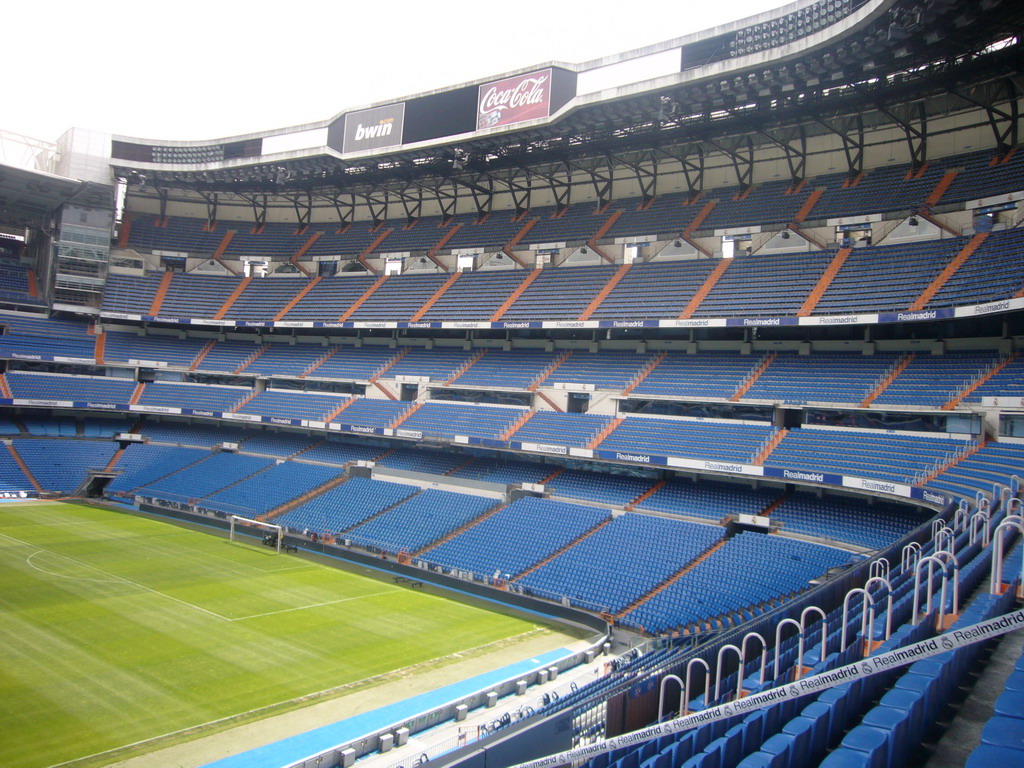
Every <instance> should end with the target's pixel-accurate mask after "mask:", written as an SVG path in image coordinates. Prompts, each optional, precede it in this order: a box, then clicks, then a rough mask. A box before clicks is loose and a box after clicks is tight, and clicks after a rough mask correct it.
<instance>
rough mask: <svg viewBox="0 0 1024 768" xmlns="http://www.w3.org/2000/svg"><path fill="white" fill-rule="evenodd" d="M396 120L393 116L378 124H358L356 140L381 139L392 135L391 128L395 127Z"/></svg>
mask: <svg viewBox="0 0 1024 768" xmlns="http://www.w3.org/2000/svg"><path fill="white" fill-rule="evenodd" d="M394 124H395V121H394V119H392V118H388V119H387V120H381V121H380V122H379V123H377V124H376V125H363V124H362V123H359V124H358V125H356V141H363V140H364V139H379V138H382V137H384V136H390V135H391V129H392V128H393V127H394Z"/></svg>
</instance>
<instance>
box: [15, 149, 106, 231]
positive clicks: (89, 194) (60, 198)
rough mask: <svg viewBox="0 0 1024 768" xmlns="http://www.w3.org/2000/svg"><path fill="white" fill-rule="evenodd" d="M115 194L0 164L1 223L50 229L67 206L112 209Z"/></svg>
mask: <svg viewBox="0 0 1024 768" xmlns="http://www.w3.org/2000/svg"><path fill="white" fill-rule="evenodd" d="M112 192H113V189H112V188H111V187H109V186H106V185H103V184H96V183H94V182H89V181H75V180H73V179H66V178H64V177H62V176H54V175H53V174H49V173H42V172H40V171H30V170H26V169H24V168H17V167H15V166H12V165H5V164H0V224H4V225H7V226H12V227H26V228H41V229H46V228H48V226H49V219H50V216H51V215H52V214H53V213H54V212H55V211H56V210H57V209H58V208H60V207H61V206H62V205H64V204H65V203H69V202H72V201H77V202H79V203H82V204H83V205H88V206H93V207H109V206H110V205H111V203H112Z"/></svg>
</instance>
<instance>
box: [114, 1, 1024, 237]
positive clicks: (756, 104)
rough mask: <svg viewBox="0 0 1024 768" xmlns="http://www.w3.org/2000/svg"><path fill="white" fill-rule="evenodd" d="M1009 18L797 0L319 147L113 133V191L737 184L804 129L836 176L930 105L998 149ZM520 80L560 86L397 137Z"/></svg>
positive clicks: (366, 194)
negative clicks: (594, 86) (663, 66)
mask: <svg viewBox="0 0 1024 768" xmlns="http://www.w3.org/2000/svg"><path fill="white" fill-rule="evenodd" d="M1022 24H1024V4H1021V3H1016V2H1011V0H982V2H975V0H799V1H798V2H796V3H793V4H791V5H789V6H785V7H783V8H780V9H778V10H777V11H773V12H770V13H767V14H762V15H761V16H758V17H754V18H753V19H747V20H743V21H740V22H736V23H735V24H732V25H724V26H722V27H718V28H716V29H713V30H708V31H706V32H704V33H697V34H695V35H690V36H688V37H686V38H680V39H677V40H672V41H668V42H666V43H664V44H661V45H658V46H652V47H651V48H649V49H644V50H643V51H634V52H629V53H626V54H622V55H621V56H620V57H612V58H611V59H609V60H601V61H598V62H589V63H587V64H584V65H579V66H578V67H575V68H574V67H573V66H572V65H562V64H550V65H542V66H541V67H539V68H537V69H534V70H530V71H526V72H518V73H509V74H508V75H506V76H504V78H503V79H502V80H494V81H491V82H490V83H472V84H466V85H461V86H454V87H452V88H450V89H447V90H442V91H439V92H435V93H432V94H426V95H423V96H420V97H410V98H409V99H407V100H406V101H404V102H392V103H390V104H381V105H375V106H372V107H369V108H367V109H365V110H358V111H356V112H350V113H348V114H343V115H340V116H338V117H336V118H334V119H333V120H332V121H325V123H323V124H322V125H321V128H326V129H327V133H328V136H329V138H328V140H327V144H328V146H326V147H319V148H317V149H310V150H307V151H298V152H289V153H280V154H278V155H274V154H272V153H271V152H269V151H268V147H270V146H272V145H273V139H274V137H273V136H272V135H271V134H264V135H263V136H262V137H261V136H259V135H256V134H254V135H252V136H247V137H239V138H238V140H234V141H232V140H227V141H224V142H221V143H220V144H217V145H210V144H209V143H207V144H205V145H204V144H203V143H202V142H167V143H166V144H163V145H148V146H147V145H142V144H138V143H132V140H130V139H124V140H123V141H121V140H122V137H117V138H118V140H117V141H115V145H118V146H117V147H116V148H115V153H114V155H115V158H120V159H115V161H114V166H115V169H116V172H117V173H118V174H119V175H123V176H125V177H127V178H129V179H130V180H133V181H137V182H138V181H142V182H146V183H147V184H148V189H147V190H140V189H139V188H138V187H135V188H133V189H131V190H130V192H131V194H132V195H133V196H134V195H142V196H156V195H160V196H161V197H162V199H163V200H165V201H166V199H167V197H168V194H169V191H171V190H173V198H174V199H194V200H195V201H197V202H199V201H201V200H202V198H203V197H204V196H208V195H210V194H217V193H235V194H238V195H242V196H246V195H248V196H250V197H251V196H254V195H270V196H277V197H280V198H281V200H282V203H281V204H286V205H289V206H290V205H293V204H294V205H295V206H296V207H297V208H298V207H299V206H300V205H303V203H300V202H299V201H298V196H301V195H305V196H307V197H317V196H319V197H321V198H323V199H324V200H328V201H329V200H331V199H332V196H333V199H334V204H335V205H337V195H339V194H354V195H356V196H360V197H362V198H364V199H365V200H369V198H370V197H372V196H374V195H378V194H380V193H381V192H382V191H383V190H385V189H386V190H387V191H389V192H392V193H394V194H396V195H397V197H398V198H399V199H403V200H406V199H407V198H408V199H409V200H412V197H416V196H421V195H422V194H423V193H424V192H425V193H426V194H427V195H440V194H441V187H442V186H445V185H454V187H456V188H457V190H458V191H457V193H456V194H459V193H461V194H473V195H480V196H489V195H491V194H493V193H494V192H496V191H513V194H514V190H515V189H516V187H517V185H519V184H520V183H521V180H517V179H518V178H519V177H521V176H522V175H523V174H526V175H534V176H539V177H540V178H541V179H543V178H545V177H547V178H548V179H549V180H551V179H554V178H555V177H557V176H559V175H560V174H561V175H562V176H564V175H566V174H567V173H568V174H571V173H572V172H573V171H583V172H585V173H588V174H590V175H591V176H592V181H593V182H594V183H595V184H598V183H599V182H600V176H601V174H602V173H607V172H608V171H607V169H611V168H619V169H622V168H633V169H634V170H636V172H637V176H638V177H640V176H642V175H643V172H642V171H641V170H639V165H640V164H642V163H644V162H650V161H651V159H652V158H654V157H655V156H660V157H661V158H662V159H672V158H674V159H675V160H677V161H680V162H683V163H684V165H685V162H686V160H685V158H687V157H688V156H690V155H692V154H698V155H701V156H703V155H704V154H721V155H723V156H725V157H728V158H731V160H732V162H733V164H734V165H736V168H737V183H738V184H739V185H740V186H745V185H746V184H748V183H749V181H750V179H749V172H750V168H751V166H752V165H753V154H754V151H755V149H756V148H758V147H767V148H772V149H774V150H776V151H778V152H782V153H784V155H785V157H786V159H787V161H789V163H790V168H791V171H792V174H793V177H794V179H800V178H802V175H801V174H802V167H803V162H804V159H805V155H806V141H807V138H808V137H809V136H814V135H821V134H835V135H838V136H840V137H841V138H842V140H843V143H844V144H845V145H846V146H847V148H848V149H849V148H851V147H852V149H853V151H852V152H850V153H848V155H849V156H850V169H849V170H850V172H851V174H853V173H855V172H856V171H857V170H858V169H857V167H856V160H855V159H854V158H855V157H856V156H857V155H862V154H863V152H862V150H863V142H864V138H863V134H864V132H865V131H870V130H871V129H872V128H875V127H880V126H886V127H898V128H900V129H902V130H903V132H904V133H905V134H906V138H907V144H908V145H909V146H910V147H911V152H912V158H911V159H912V162H913V163H914V164H915V165H919V164H923V162H924V161H925V159H926V151H927V147H926V140H927V136H928V129H927V123H928V121H929V119H930V118H933V117H938V116H946V115H949V114H955V113H958V112H965V111H973V112H974V113H975V114H974V117H973V120H974V121H975V123H977V124H979V125H980V124H984V123H986V122H987V123H989V124H990V125H991V127H992V129H993V130H994V131H995V132H996V133H997V136H998V141H997V143H998V144H999V145H1000V148H1001V149H1004V148H1006V147H1008V146H1010V145H1013V144H1016V142H1017V136H1016V123H1017V120H1016V118H1015V117H1013V119H1008V118H1007V115H1006V114H1005V113H1004V106H1003V105H1006V104H1008V103H1009V102H1013V103H1014V104H1015V103H1016V100H1017V98H1018V96H1019V93H1020V88H1019V87H1018V84H1017V83H1018V79H1019V75H1020V72H1021V42H1020V40H1019V38H1018V37H1017V32H1018V30H1020V29H1021V27H1022ZM666 56H667V57H668V58H669V59H672V62H673V63H672V64H671V67H670V68H671V69H672V73H671V74H669V75H664V76H659V77H654V78H652V79H648V80H643V81H640V82H636V83H632V84H625V85H620V86H618V87H614V88H609V89H605V90H600V91H592V92H586V93H580V90H585V89H577V88H576V83H577V80H578V79H581V78H584V77H585V76H589V73H592V72H597V71H600V70H603V69H606V68H607V69H611V68H614V67H615V66H619V65H626V64H629V63H630V62H642V61H648V60H650V61H655V60H658V61H661V59H659V58H658V57H662V58H664V57H666ZM673 57H674V58H673ZM532 75H538V76H546V77H549V78H550V79H551V81H552V84H553V87H552V90H553V91H557V90H558V88H559V87H561V88H562V89H563V90H564V91H565V93H564V94H563V97H562V98H561V99H559V98H558V95H557V94H554V95H552V97H551V98H552V101H553V105H552V108H551V110H550V114H549V116H547V117H541V118H537V119H524V120H521V121H519V122H515V121H513V122H512V123H510V124H505V125H503V124H500V123H499V124H498V125H495V126H494V127H487V126H486V125H484V124H482V123H481V121H480V119H479V115H478V114H477V115H475V117H477V119H476V121H475V122H473V123H472V126H473V129H471V130H468V131H463V132H461V133H452V132H451V131H449V132H448V133H445V129H444V128H443V127H437V126H427V127H426V128H423V127H419V128H417V130H416V131H415V132H414V136H413V138H416V139H419V140H416V141H409V140H408V134H409V131H408V126H409V125H410V122H411V120H412V116H413V113H416V110H417V109H420V112H421V113H422V112H424V111H425V110H426V111H428V112H429V113H430V114H431V115H435V114H436V113H438V112H442V113H444V112H446V111H447V112H453V111H456V110H457V109H464V108H465V107H466V105H467V103H471V104H472V110H473V111H475V112H477V113H479V105H480V104H482V101H480V102H478V99H481V100H482V98H483V96H482V94H483V92H484V89H485V88H487V87H488V86H494V87H502V86H501V84H502V83H514V84H515V85H516V86H519V85H520V84H521V80H522V78H524V77H529V76H532ZM512 87H513V86H512V85H510V86H509V88H512ZM571 94H575V95H571ZM423 99H427V100H428V101H426V102H424V103H423V105H419V101H421V100H423ZM431 100H432V101H431ZM559 104H561V106H559ZM424 105H425V106H424ZM421 107H422V108H421ZM428 108H429V109H428ZM353 116H358V117H359V121H358V128H360V129H361V128H364V127H365V128H370V129H373V130H375V131H378V132H390V131H391V129H392V126H393V125H398V126H399V127H398V129H397V131H398V132H400V131H401V130H402V125H403V122H402V121H403V120H404V125H405V126H406V137H405V138H404V139H403V138H401V137H399V138H397V139H391V137H377V136H376V135H375V136H373V137H371V138H370V140H369V141H368V142H363V143H359V142H357V141H355V140H354V139H353V136H354V135H355V134H353V133H352V130H353V129H354V128H355V127H356V123H357V121H356V120H355V119H352V120H347V119H348V118H350V117H353ZM364 122H365V123H366V126H363V123H364ZM349 123H351V125H350V124H349ZM307 128H308V126H307ZM424 137H426V138H424ZM119 142H120V144H119ZM858 143H859V145H860V146H859V147H858V146H856V145H858ZM346 150H348V151H346ZM641 184H643V182H642V181H641ZM410 190H412V191H411V192H410ZM410 195H412V197H410ZM289 197H290V198H291V199H290V201H289V200H288V198H289ZM207 202H209V201H207ZM251 203H252V204H253V206H254V207H257V206H258V205H259V203H257V202H256V201H255V200H254V199H253V200H252V201H251ZM265 204H266V203H263V205H265ZM327 204H330V203H327ZM371 204H372V203H371ZM300 218H301V216H300Z"/></svg>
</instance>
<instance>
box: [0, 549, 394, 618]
mask: <svg viewBox="0 0 1024 768" xmlns="http://www.w3.org/2000/svg"><path fill="white" fill-rule="evenodd" d="M0 538H5V539H10V540H11V541H16V542H18V543H19V544H23V545H25V546H26V547H37V545H36V544H31V543H29V542H27V541H22V540H21V539H19V538H17V537H15V536H9V535H7V534H4V533H0ZM40 552H46V553H47V554H50V555H55V556H57V557H63V558H65V559H67V560H70V561H71V562H73V563H75V564H77V565H80V566H82V567H83V568H89V569H91V570H93V571H96V572H97V573H102V574H103V575H104V576H107V577H108V578H106V579H89V578H83V577H81V576H65V575H63V574H59V573H51V572H50V571H47V570H45V569H43V568H39V567H38V566H36V565H35V564H34V563H32V562H31V558H33V557H34V556H36V555H38V554H39V553H40ZM25 561H26V562H27V563H28V565H29V567H30V568H33V569H34V570H37V571H39V572H40V573H45V574H47V575H48V576H56V577H58V578H64V579H77V580H79V581H99V582H108V583H115V584H116V583H122V584H131V585H132V586H134V587H138V588H139V589H142V590H145V591H146V592H150V593H152V594H154V595H160V596H161V597H165V598H167V599H168V600H173V601H174V602H176V603H180V604H181V605H185V606H188V607H189V608H192V609H194V610H196V611H200V612H202V613H205V614H207V615H209V616H213V617H214V618H217V619H220V620H221V621H229V622H233V621H246V620H247V619H259V618H262V617H264V616H274V615H276V614H279V613H290V612H293V611H304V610H306V609H307V608H320V607H323V606H325V605H335V604H337V603H347V602H349V601H351V600H361V599H362V598H364V597H378V596H380V595H386V594H390V593H391V592H395V591H397V590H395V589H388V590H385V591H384V592H372V593H370V594H367V595H356V596H355V597H343V598H340V599H338V600H329V601H327V602H323V603H312V604H310V605H297V606H293V607H291V608H282V609H281V610H279V611H268V612H266V613H255V614H252V615H250V616H238V617H236V618H231V617H229V616H224V615H222V614H220V613H217V612H216V611H211V610H209V609H208V608H203V607H202V606H200V605H196V604H194V603H190V602H188V601H187V600H182V599H181V598H178V597H174V596H173V595H168V594H167V593H166V592H161V591H160V590H158V589H153V588H152V587H148V586H146V585H145V584H140V583H139V582H137V581H133V580H132V579H126V578H125V577H124V576H118V575H117V574H114V573H108V572H107V571H104V570H103V569H102V568H97V567H96V566H95V565H89V563H84V562H82V561H81V560H77V559H75V558H73V557H70V556H68V555H62V554H61V553H60V552H54V551H52V550H49V549H46V548H45V547H38V548H37V549H36V551H35V552H33V553H32V554H31V555H29V556H28V557H26V558H25Z"/></svg>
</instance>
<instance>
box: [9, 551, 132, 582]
mask: <svg viewBox="0 0 1024 768" xmlns="http://www.w3.org/2000/svg"><path fill="white" fill-rule="evenodd" d="M44 552H45V553H46V554H48V555H56V556H57V557H64V558H65V559H66V560H72V558H70V557H66V556H65V555H57V553H56V552H51V551H50V550H48V549H37V550H36V551H35V552H33V553H32V554H31V555H29V556H28V557H26V558H25V562H26V563H28V566H29V568H31V569H32V570H34V571H39V573H45V574H46V575H47V576H56V577H57V578H59V579H72V580H73V581H96V582H99V583H101V584H122V583H124V580H123V579H121V578H119V577H116V576H114V577H112V578H109V579H90V578H89V577H88V576H68V575H67V574H66V573H55V572H53V571H48V570H46V569H45V568H42V567H40V566H38V565H36V564H35V563H33V562H32V558H33V557H35V556H36V555H41V554H43V553H44ZM73 562H75V563H76V564H79V565H84V563H78V562H77V561H73ZM87 567H90V568H91V567H92V566H87ZM94 570H96V569H94ZM108 575H110V574H108Z"/></svg>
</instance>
